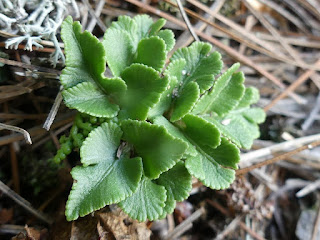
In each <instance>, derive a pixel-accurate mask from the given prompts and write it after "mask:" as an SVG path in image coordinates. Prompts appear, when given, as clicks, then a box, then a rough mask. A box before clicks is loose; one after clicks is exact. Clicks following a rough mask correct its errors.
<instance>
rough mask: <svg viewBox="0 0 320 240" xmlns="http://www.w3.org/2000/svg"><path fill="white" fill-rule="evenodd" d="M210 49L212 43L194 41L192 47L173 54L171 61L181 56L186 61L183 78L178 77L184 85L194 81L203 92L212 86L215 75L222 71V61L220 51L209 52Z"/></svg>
mask: <svg viewBox="0 0 320 240" xmlns="http://www.w3.org/2000/svg"><path fill="white" fill-rule="evenodd" d="M210 50H211V45H210V44H208V43H204V42H194V43H193V44H192V45H191V46H190V47H186V48H181V49H178V50H177V51H176V52H175V53H174V54H173V56H172V58H171V61H173V60H176V59H181V58H182V59H185V61H186V66H185V68H184V69H183V70H182V71H183V74H182V78H181V79H179V78H178V77H177V78H178V80H180V81H181V82H182V83H183V85H185V84H187V83H189V82H191V81H194V82H196V83H197V84H198V85H199V88H200V92H201V93H203V92H204V91H205V90H208V89H209V88H210V87H211V86H212V84H213V81H214V76H215V75H216V74H218V73H219V72H220V71H221V68H222V61H221V55H220V54H219V53H218V52H214V53H211V54H209V52H210Z"/></svg>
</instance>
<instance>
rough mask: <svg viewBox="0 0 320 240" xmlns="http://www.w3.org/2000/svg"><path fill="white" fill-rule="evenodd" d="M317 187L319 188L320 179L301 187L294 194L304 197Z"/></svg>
mask: <svg viewBox="0 0 320 240" xmlns="http://www.w3.org/2000/svg"><path fill="white" fill-rule="evenodd" d="M319 188H320V179H319V180H317V181H315V182H312V183H310V184H308V185H307V186H305V187H303V188H302V189H301V190H300V191H299V192H297V193H296V196H297V197H298V198H301V197H304V196H306V195H308V194H309V193H311V192H314V191H315V190H316V189H319Z"/></svg>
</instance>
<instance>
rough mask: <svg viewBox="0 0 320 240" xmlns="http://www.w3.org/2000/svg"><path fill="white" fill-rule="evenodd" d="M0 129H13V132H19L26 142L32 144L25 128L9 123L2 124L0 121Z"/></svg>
mask: <svg viewBox="0 0 320 240" xmlns="http://www.w3.org/2000/svg"><path fill="white" fill-rule="evenodd" d="M0 129H6V130H10V131H14V132H19V133H21V134H23V137H24V139H25V140H26V142H27V143H29V144H32V140H31V137H30V134H29V133H28V132H27V131H26V130H24V129H22V128H19V127H15V126H11V125H7V124H4V123H0Z"/></svg>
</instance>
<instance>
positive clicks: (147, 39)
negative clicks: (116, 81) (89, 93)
mask: <svg viewBox="0 0 320 240" xmlns="http://www.w3.org/2000/svg"><path fill="white" fill-rule="evenodd" d="M165 22H166V21H165V20H164V19H159V20H158V21H157V22H155V23H153V22H152V19H151V18H150V17H149V16H147V15H137V16H136V17H134V18H133V19H131V18H130V17H127V16H120V17H119V18H118V21H117V22H113V23H112V24H111V26H110V28H109V29H108V30H107V31H106V33H105V35H104V39H103V42H102V43H103V46H104V48H105V52H106V60H107V64H108V66H109V68H110V70H111V72H112V74H113V76H115V77H119V76H120V75H121V74H122V72H123V71H124V69H125V68H126V67H128V66H130V65H131V64H132V63H133V62H135V63H142V64H145V65H147V66H149V67H153V68H154V69H156V70H157V71H161V70H162V68H163V66H164V64H165V60H166V52H167V51H168V49H170V48H171V47H172V44H174V36H173V33H172V31H171V30H167V31H165V32H162V31H161V33H160V32H159V30H160V29H161V28H162V26H163V25H164V24H165ZM172 39H173V40H172Z"/></svg>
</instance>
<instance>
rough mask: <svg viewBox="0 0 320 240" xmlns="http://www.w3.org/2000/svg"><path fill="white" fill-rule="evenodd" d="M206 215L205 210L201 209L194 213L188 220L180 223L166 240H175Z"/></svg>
mask: <svg viewBox="0 0 320 240" xmlns="http://www.w3.org/2000/svg"><path fill="white" fill-rule="evenodd" d="M203 213H204V208H200V209H198V210H197V211H195V212H194V213H192V214H191V215H190V216H189V217H188V218H187V219H186V220H184V221H183V222H182V223H180V224H179V225H178V226H177V227H176V228H175V229H174V230H173V231H172V232H170V233H168V235H167V236H166V237H165V239H167V240H169V239H175V238H178V237H179V236H181V235H182V234H183V233H185V232H186V231H187V230H188V229H190V227H192V222H194V221H195V220H197V219H198V218H199V217H200V216H201V215H202V214H203Z"/></svg>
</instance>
